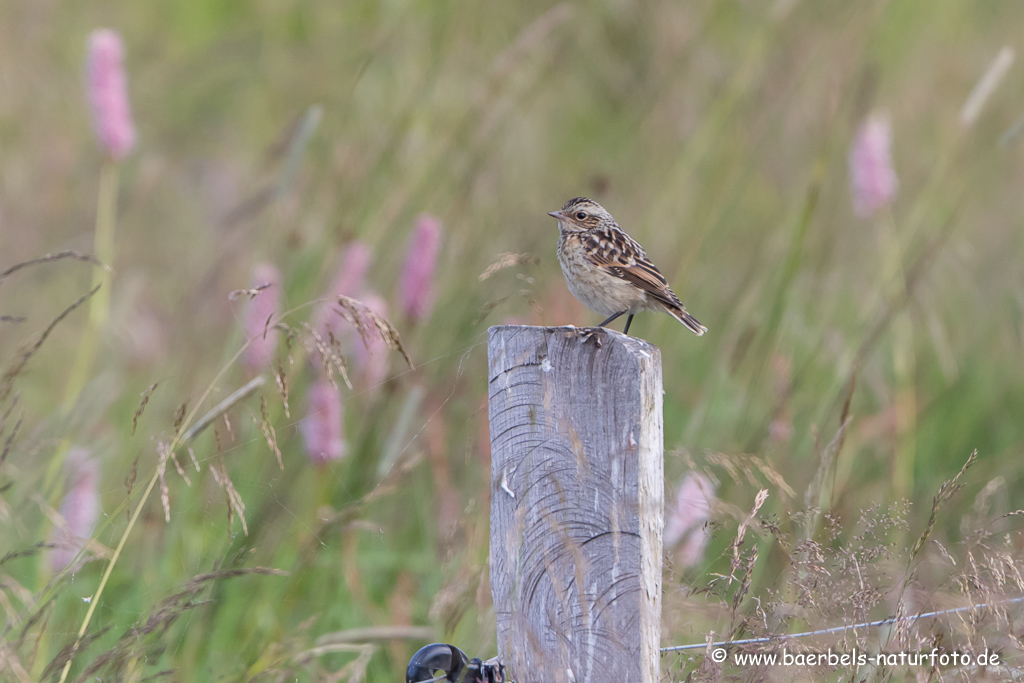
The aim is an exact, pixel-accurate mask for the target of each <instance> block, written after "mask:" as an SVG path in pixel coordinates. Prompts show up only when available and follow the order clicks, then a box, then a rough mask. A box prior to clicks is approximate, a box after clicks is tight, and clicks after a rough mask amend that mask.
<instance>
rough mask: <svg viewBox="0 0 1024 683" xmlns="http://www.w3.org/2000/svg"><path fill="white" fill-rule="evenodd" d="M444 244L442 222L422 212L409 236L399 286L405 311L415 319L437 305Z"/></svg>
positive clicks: (425, 315) (427, 313)
mask: <svg viewBox="0 0 1024 683" xmlns="http://www.w3.org/2000/svg"><path fill="white" fill-rule="evenodd" d="M440 246H441V221H439V220H437V219H436V218H434V217H433V216H431V215H430V214H426V213H424V214H420V216H419V217H418V218H417V219H416V226H415V228H413V233H412V236H411V237H410V238H409V245H408V248H407V250H406V254H405V266H403V268H402V280H401V284H400V287H399V294H400V297H401V302H402V310H403V311H404V312H405V314H406V315H407V316H408V317H409V318H411V319H413V320H422V319H424V318H426V317H428V316H429V315H430V312H431V310H432V309H433V307H434V268H435V267H436V265H437V253H438V250H439V247H440Z"/></svg>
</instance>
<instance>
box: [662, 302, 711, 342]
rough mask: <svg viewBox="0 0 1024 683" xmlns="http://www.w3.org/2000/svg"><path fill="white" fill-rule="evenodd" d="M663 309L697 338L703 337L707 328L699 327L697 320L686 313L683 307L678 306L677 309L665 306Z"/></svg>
mask: <svg viewBox="0 0 1024 683" xmlns="http://www.w3.org/2000/svg"><path fill="white" fill-rule="evenodd" d="M665 309H666V310H667V311H668V312H669V315H671V316H672V317H673V318H675V319H676V320H678V321H679V322H681V323H682V324H684V325H686V327H688V328H689V329H690V331H691V332H693V333H694V334H695V335H697V336H698V337H701V336H704V333H705V332H707V331H708V328H706V327H704V326H703V325H701V324H700V321H699V320H697V319H696V318H694V317H693V316H692V315H690V314H689V313H687V312H686V309H685V308H683V306H681V305H680V306H679V308H676V307H675V306H666V307H665Z"/></svg>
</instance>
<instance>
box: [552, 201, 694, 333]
mask: <svg viewBox="0 0 1024 683" xmlns="http://www.w3.org/2000/svg"><path fill="white" fill-rule="evenodd" d="M548 215H550V216H554V217H555V218H557V219H558V232H559V235H558V262H559V263H560V264H561V266H562V274H563V275H565V283H566V284H567V285H568V286H569V291H570V292H572V295H573V296H574V297H576V298H577V299H579V300H580V302H581V303H582V304H583V305H585V306H586V307H587V308H589V309H591V310H593V311H597V312H598V313H600V314H601V315H607V316H608V319H607V320H605V321H604V322H603V323H601V324H600V325H599V327H604V326H605V325H607V324H608V323H610V322H612V321H613V320H615V319H616V318H618V317H619V316H620V315H622V314H624V313H628V314H629V317H628V318H626V329H624V330H623V332H624V333H625V334H629V325H630V323H632V322H633V316H634V315H636V314H637V313H639V312H640V311H664V312H665V313H668V314H669V315H671V316H672V317H673V318H675V319H676V320H678V321H679V322H681V323H682V324H684V325H686V326H687V327H688V328H690V330H692V331H693V333H694V334H696V335H697V336H698V337H699V336H701V335H702V334H704V333H705V332H707V331H708V328H706V327H704V326H703V325H701V324H700V323H699V322H697V319H696V318H694V317H693V316H692V315H690V314H689V313H687V312H686V308H685V307H684V306H683V304H681V303H680V302H679V299H677V298H676V295H675V294H673V293H672V290H671V289H669V286H668V282H667V281H666V280H665V276H664V275H662V274H661V272H659V271H658V269H657V268H655V267H654V264H653V263H651V262H650V260H649V259H648V258H647V254H645V253H644V249H643V247H641V246H640V245H639V244H637V243H636V240H634V239H633V238H632V237H630V236H629V235H627V234H626V232H625V231H624V230H623V229H622V228H620V227H619V225H618V223H616V222H615V219H614V218H612V215H611V214H610V213H608V212H607V211H605V210H604V208H603V207H602V206H601V205H600V204H598V203H597V202H595V201H593V200H592V199H587V198H586V197H577V198H576V199H570V200H569V201H567V202H566V203H565V206H563V207H562V209H561V211H552V212H550V213H549V214H548Z"/></svg>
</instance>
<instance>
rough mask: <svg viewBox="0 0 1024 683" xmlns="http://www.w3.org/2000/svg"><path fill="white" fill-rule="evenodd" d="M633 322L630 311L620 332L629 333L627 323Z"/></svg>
mask: <svg viewBox="0 0 1024 683" xmlns="http://www.w3.org/2000/svg"><path fill="white" fill-rule="evenodd" d="M632 322H633V314H632V313H630V314H629V317H628V318H626V329H624V330H622V334H629V325H630V323H632Z"/></svg>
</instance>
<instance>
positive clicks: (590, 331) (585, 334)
mask: <svg viewBox="0 0 1024 683" xmlns="http://www.w3.org/2000/svg"><path fill="white" fill-rule="evenodd" d="M599 329H601V328H599V327H584V328H583V329H581V330H580V331H579V334H578V335H577V336H578V338H579V341H580V344H586V343H587V342H588V341H590V340H591V339H593V340H594V344H596V345H597V348H601V337H600V335H597V334H596V332H597V330H599Z"/></svg>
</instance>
